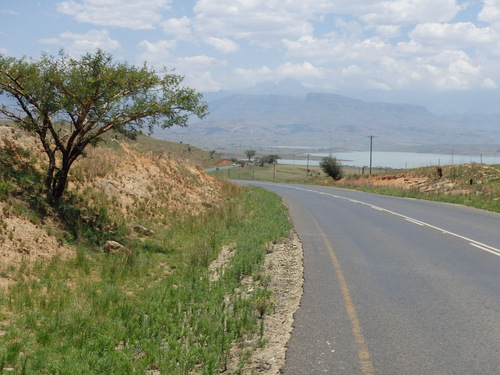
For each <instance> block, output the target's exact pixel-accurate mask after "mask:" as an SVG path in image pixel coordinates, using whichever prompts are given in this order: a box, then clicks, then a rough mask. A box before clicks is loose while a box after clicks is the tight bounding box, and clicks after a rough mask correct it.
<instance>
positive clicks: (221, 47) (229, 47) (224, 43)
mask: <svg viewBox="0 0 500 375" xmlns="http://www.w3.org/2000/svg"><path fill="white" fill-rule="evenodd" d="M206 42H207V44H210V45H211V46H212V47H214V48H215V49H216V50H218V51H219V52H222V53H231V52H234V51H237V50H238V49H239V46H238V44H237V43H235V42H234V41H232V40H231V39H228V38H215V37H208V38H207V39H206Z"/></svg>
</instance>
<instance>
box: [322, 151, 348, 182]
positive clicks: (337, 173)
mask: <svg viewBox="0 0 500 375" xmlns="http://www.w3.org/2000/svg"><path fill="white" fill-rule="evenodd" d="M319 166H320V167H321V169H322V170H323V172H325V173H326V174H327V175H328V176H330V177H331V178H333V179H334V180H335V181H338V180H340V179H341V178H342V165H341V164H340V163H339V162H338V161H337V158H334V157H333V156H331V155H330V156H326V157H324V158H323V159H322V160H321V162H320V163H319Z"/></svg>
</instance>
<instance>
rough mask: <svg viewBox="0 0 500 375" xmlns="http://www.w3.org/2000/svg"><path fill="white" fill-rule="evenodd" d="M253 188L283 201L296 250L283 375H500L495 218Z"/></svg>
mask: <svg viewBox="0 0 500 375" xmlns="http://www.w3.org/2000/svg"><path fill="white" fill-rule="evenodd" d="M245 183H248V182H245ZM251 183H252V184H254V185H258V186H262V187H265V188H267V189H270V190H273V191H275V192H276V193H278V194H279V195H281V196H282V197H283V199H284V201H285V203H286V204H287V205H288V207H289V211H290V215H291V218H292V220H293V223H294V226H295V229H296V231H297V233H298V234H299V236H300V238H301V240H302V242H303V247H304V294H303V297H302V301H301V307H300V308H299V309H298V310H297V312H296V314H295V323H294V329H293V332H292V337H291V339H290V342H289V344H288V350H287V355H286V364H285V367H284V369H283V371H284V374H288V375H300V374H307V375H312V374H349V375H354V374H363V375H371V374H384V375H390V374H395V375H407V374H408V375H409V374H419V375H420V374H426V375H429V374H492V375H493V374H500V215H498V214H494V213H489V212H485V211H480V210H476V209H471V208H466V207H462V206H457V205H450V204H442V203H435V202H428V201H420V200H413V199H403V198H394V197H387V196H381V195H375V194H368V193H361V192H356V191H350V190H342V189H333V188H325V187H310V186H303V185H289V184H272V183H260V182H251Z"/></svg>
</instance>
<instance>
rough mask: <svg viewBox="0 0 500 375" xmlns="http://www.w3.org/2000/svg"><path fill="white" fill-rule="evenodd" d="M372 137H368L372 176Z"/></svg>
mask: <svg viewBox="0 0 500 375" xmlns="http://www.w3.org/2000/svg"><path fill="white" fill-rule="evenodd" d="M373 137H375V136H374V135H370V136H369V138H370V174H372V150H373Z"/></svg>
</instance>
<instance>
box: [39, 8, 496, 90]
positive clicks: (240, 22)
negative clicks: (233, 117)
mask: <svg viewBox="0 0 500 375" xmlns="http://www.w3.org/2000/svg"><path fill="white" fill-rule="evenodd" d="M476 5H478V4H476ZM468 6H470V2H469V1H461V0H440V1H436V0H390V1H387V0H335V1H331V0H287V1H283V0H251V1H250V0H196V1H195V2H194V5H193V8H192V9H189V11H186V4H184V3H183V4H182V6H181V5H180V3H176V2H172V0H139V1H132V0H65V1H61V2H60V3H59V4H58V10H59V12H60V13H62V14H66V15H70V16H72V17H74V18H75V19H76V20H77V21H79V22H85V23H91V24H97V25H105V26H106V27H116V28H122V29H132V30H155V29H156V28H159V29H160V32H162V34H160V35H158V32H156V34H153V31H151V32H149V33H150V34H146V31H144V33H145V34H144V35H146V36H145V37H144V38H145V39H147V38H149V40H143V42H141V43H140V44H139V45H138V47H139V50H140V54H139V55H138V60H139V61H148V62H149V63H151V64H154V65H166V66H170V67H178V68H179V69H180V70H182V73H183V74H185V75H186V77H188V76H189V77H192V79H193V80H195V81H197V82H198V83H199V84H200V85H202V86H203V87H212V88H215V87H216V88H221V87H222V86H226V87H227V88H234V86H235V85H238V86H242V85H249V84H253V83H256V82H259V81H262V80H269V79H272V80H275V79H282V78H286V77H294V78H296V79H299V80H301V81H302V83H303V84H304V85H307V86H310V87H324V88H328V87H330V88H336V89H342V88H343V87H352V86H353V85H356V86H357V87H360V88H378V89H384V90H390V89H415V88H424V87H427V88H438V89H441V90H451V89H460V90H462V89H466V88H471V87H476V88H478V87H483V88H496V82H497V81H499V80H500V73H498V69H497V68H496V67H497V65H498V59H500V0H482V1H481V3H480V6H482V11H480V12H479V13H477V12H476V8H474V9H473V11H470V10H469V9H468V8H467V7H468ZM181 8H182V10H180V9H181ZM471 9H472V8H471ZM179 10H180V11H179ZM191 10H192V12H191ZM182 12H184V13H182ZM174 15H175V16H174ZM476 15H477V17H476ZM167 16H168V17H167ZM458 20H460V21H458ZM478 21H481V23H479V22H478ZM120 32H123V30H120ZM85 36H87V38H86V37H85ZM88 36H90V35H86V34H68V35H66V36H63V35H62V34H61V35H60V36H59V37H58V38H55V39H54V43H55V42H59V43H60V42H64V41H65V43H68V44H71V43H70V42H69V41H71V40H72V41H73V42H74V44H76V41H77V40H80V39H81V40H82V41H84V40H87V39H88V40H101V42H102V43H108V44H109V47H108V48H119V43H118V42H117V41H113V40H111V38H110V37H109V35H108V34H107V32H106V34H102V35H100V38H101V39H99V35H96V36H93V37H92V38H90V37H88ZM162 37H163V38H164V39H165V40H160V41H152V40H157V39H158V38H160V39H161V38H162ZM46 42H47V41H46ZM113 42H115V44H113ZM220 53H222V54H225V55H224V59H226V60H220V59H218V58H216V57H213V56H212V55H214V56H220ZM249 55H251V57H249Z"/></svg>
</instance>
